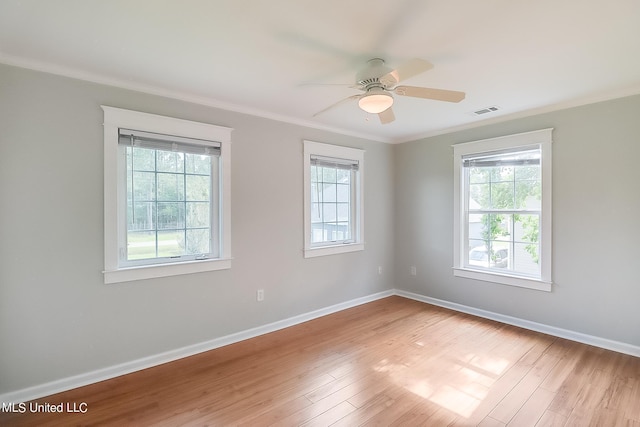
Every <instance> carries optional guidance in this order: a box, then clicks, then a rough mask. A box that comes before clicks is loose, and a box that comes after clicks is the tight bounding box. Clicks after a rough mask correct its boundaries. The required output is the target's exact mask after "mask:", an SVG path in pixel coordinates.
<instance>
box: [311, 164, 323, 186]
mask: <svg viewBox="0 0 640 427" xmlns="http://www.w3.org/2000/svg"><path fill="white" fill-rule="evenodd" d="M311 182H322V167H320V166H313V165H312V166H311Z"/></svg>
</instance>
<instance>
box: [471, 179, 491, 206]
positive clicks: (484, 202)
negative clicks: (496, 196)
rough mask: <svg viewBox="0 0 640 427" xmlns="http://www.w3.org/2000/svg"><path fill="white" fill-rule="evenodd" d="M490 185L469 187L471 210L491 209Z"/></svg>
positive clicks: (472, 185)
mask: <svg viewBox="0 0 640 427" xmlns="http://www.w3.org/2000/svg"><path fill="white" fill-rule="evenodd" d="M489 188H490V187H489V184H471V185H469V209H489V208H490V207H491V205H490V198H489V194H490V193H489Z"/></svg>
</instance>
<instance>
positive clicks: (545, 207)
mask: <svg viewBox="0 0 640 427" xmlns="http://www.w3.org/2000/svg"><path fill="white" fill-rule="evenodd" d="M552 132H553V128H548V129H541V130H538V131H532V132H524V133H519V134H514V135H506V136H502V137H497V138H490V139H483V140H478V141H471V142H466V143H460V144H454V145H453V151H454V155H453V158H454V233H453V234H454V242H453V243H454V245H453V246H454V259H453V274H454V276H457V277H465V278H470V279H476V280H482V281H488V282H494V283H500V284H505V285H511V286H518V287H524V288H529V289H536V290H542V291H547V292H550V291H551V288H552V284H553V282H552V276H551V273H552V270H551V259H552V256H551V255H552V254H551V250H552V245H551V231H552V229H551V220H552V218H551V214H552V209H551V200H552V197H551V190H552V185H551V172H552V168H551V165H552V164H551V154H552V142H553V140H552ZM526 146H540V150H541V157H540V167H541V176H540V179H541V185H542V201H541V209H540V215H541V219H540V235H539V245H540V263H541V264H540V278H534V277H530V276H523V275H514V274H508V273H502V272H500V273H498V272H496V271H493V270H489V269H474V268H470V267H469V266H465V265H464V260H465V256H464V252H463V251H464V250H465V249H466V248H468V235H467V233H468V225H465V220H466V215H468V213H466V212H465V208H466V205H465V204H466V201H465V199H466V198H467V196H468V194H467V191H468V187H466V186H465V180H464V177H463V176H462V174H463V173H464V167H463V166H462V159H463V157H464V156H468V155H471V154H480V153H489V152H492V151H500V150H511V149H514V150H515V149H518V148H523V147H526ZM465 239H466V242H465Z"/></svg>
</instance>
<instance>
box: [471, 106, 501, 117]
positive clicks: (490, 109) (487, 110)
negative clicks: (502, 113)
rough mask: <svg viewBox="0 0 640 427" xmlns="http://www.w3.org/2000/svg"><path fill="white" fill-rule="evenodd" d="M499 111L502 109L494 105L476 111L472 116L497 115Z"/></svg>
mask: <svg viewBox="0 0 640 427" xmlns="http://www.w3.org/2000/svg"><path fill="white" fill-rule="evenodd" d="M499 109H500V108H499V107H497V106H495V105H494V106H492V107H487V108H482V109H480V110H477V111H474V112H473V113H472V114H473V115H474V116H482V115H484V114H489V113H495V112H496V111H498V110H499Z"/></svg>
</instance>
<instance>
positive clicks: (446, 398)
mask: <svg viewBox="0 0 640 427" xmlns="http://www.w3.org/2000/svg"><path fill="white" fill-rule="evenodd" d="M415 344H418V345H420V344H421V343H419V342H416V343H415ZM509 365H510V362H509V360H506V359H504V358H500V357H490V356H487V355H477V354H466V355H464V356H459V357H457V358H456V359H451V361H450V366H449V368H448V369H444V370H443V369H442V364H439V366H440V369H439V370H438V371H437V372H435V371H433V370H431V371H429V370H424V369H422V370H421V371H419V372H416V371H415V369H412V364H406V363H403V364H396V363H393V362H392V361H391V360H389V359H383V360H381V361H380V362H378V364H376V365H375V366H373V370H374V371H376V372H379V373H383V374H386V375H387V376H388V378H389V379H390V380H391V381H392V382H393V383H394V384H396V385H398V386H401V387H403V388H404V389H406V390H408V391H410V392H411V393H413V394H415V395H417V396H420V397H422V398H424V399H427V400H429V401H431V402H433V403H435V404H437V405H439V406H441V407H442V408H445V409H447V410H449V411H451V412H453V413H455V414H458V415H460V416H462V417H465V418H469V417H470V416H471V415H472V414H473V412H474V411H475V410H476V408H478V406H479V405H480V403H482V401H483V400H484V399H485V398H486V397H487V395H488V393H489V391H490V389H491V386H492V385H493V384H494V383H495V381H496V380H497V379H498V378H500V376H501V375H502V374H503V373H504V372H505V371H506V370H507V369H508V368H509Z"/></svg>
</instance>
